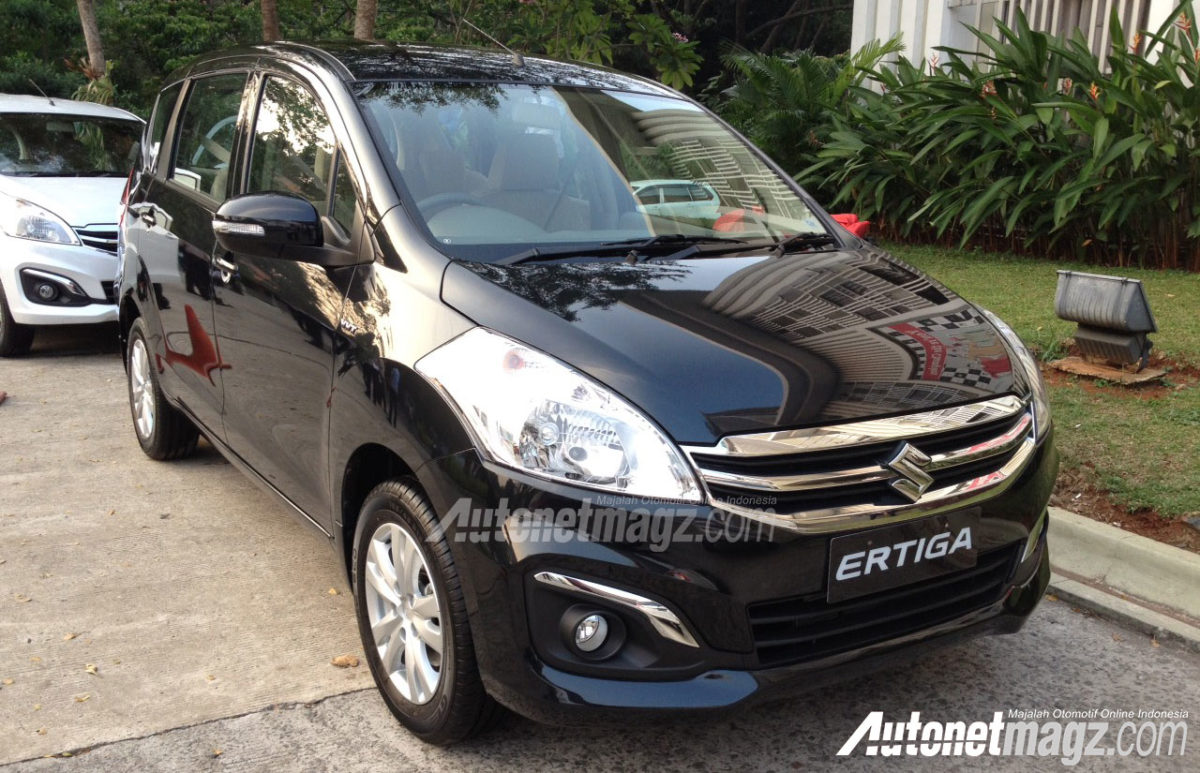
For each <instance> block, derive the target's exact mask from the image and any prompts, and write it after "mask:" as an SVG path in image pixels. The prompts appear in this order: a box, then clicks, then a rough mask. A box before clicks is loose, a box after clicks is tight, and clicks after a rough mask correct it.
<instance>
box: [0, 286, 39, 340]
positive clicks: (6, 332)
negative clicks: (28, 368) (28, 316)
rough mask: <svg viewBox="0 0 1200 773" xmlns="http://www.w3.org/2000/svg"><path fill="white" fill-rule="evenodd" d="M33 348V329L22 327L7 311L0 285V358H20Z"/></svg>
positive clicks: (28, 326) (6, 301)
mask: <svg viewBox="0 0 1200 773" xmlns="http://www.w3.org/2000/svg"><path fill="white" fill-rule="evenodd" d="M31 346H33V327H31V326H30V325H22V324H20V323H19V322H17V321H16V320H14V319H13V317H12V312H10V311H9V310H8V298H7V297H6V296H5V295H4V285H2V284H0V357H20V356H22V355H25V354H28V353H29V347H31Z"/></svg>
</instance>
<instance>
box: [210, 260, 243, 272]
mask: <svg viewBox="0 0 1200 773" xmlns="http://www.w3.org/2000/svg"><path fill="white" fill-rule="evenodd" d="M212 262H213V265H214V266H216V267H217V268H219V269H220V270H221V271H224V272H225V273H228V274H233V273H236V272H237V268H238V267H237V264H236V263H234V262H233V261H230V260H226V259H225V258H223V257H221V256H220V255H213V259H212Z"/></svg>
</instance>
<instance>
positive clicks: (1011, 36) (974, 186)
mask: <svg viewBox="0 0 1200 773" xmlns="http://www.w3.org/2000/svg"><path fill="white" fill-rule="evenodd" d="M1112 29H1113V44H1112V50H1111V51H1110V52H1109V55H1108V56H1107V58H1106V60H1105V62H1104V63H1103V64H1102V63H1101V62H1098V61H1097V60H1096V58H1095V57H1094V56H1093V55H1092V54H1091V53H1090V52H1089V49H1088V47H1087V44H1086V42H1085V41H1084V40H1083V38H1082V36H1079V35H1077V36H1076V37H1074V38H1072V39H1070V40H1066V41H1063V40H1060V39H1057V38H1054V37H1052V36H1050V35H1047V34H1044V33H1040V32H1036V31H1034V30H1032V29H1030V27H1029V25H1028V23H1027V22H1026V20H1025V19H1024V18H1023V17H1022V18H1019V19H1018V21H1017V24H1016V27H1015V29H1008V28H1004V27H1001V33H1002V35H1001V36H1000V37H992V36H989V35H986V34H983V33H981V32H976V33H975V34H976V35H977V36H978V37H979V39H980V40H981V42H982V43H983V48H984V53H983V54H980V55H978V56H976V55H974V54H969V53H968V52H965V51H956V50H952V49H943V50H942V51H941V53H940V54H939V55H938V58H939V59H942V60H943V61H940V62H939V61H936V60H935V61H932V62H923V63H921V64H920V65H917V64H913V63H911V62H908V61H906V60H901V61H900V62H898V63H897V64H895V65H887V66H877V67H875V68H873V69H871V71H870V72H869V73H868V79H869V84H864V85H862V86H854V87H852V88H853V89H854V93H853V95H852V96H851V97H850V98H848V99H844V100H843V102H842V105H843V109H841V110H840V111H838V112H836V113H833V114H832V115H830V122H829V124H828V126H826V127H825V131H827V133H828V137H829V139H828V141H826V142H825V143H824V146H823V147H822V148H821V150H820V151H819V153H818V156H819V159H820V160H819V161H818V162H817V163H815V164H813V165H810V166H807V167H803V168H800V167H796V170H797V172H798V173H799V174H798V176H799V178H800V179H801V180H802V181H805V182H807V183H809V184H812V185H815V186H817V187H820V188H823V189H825V190H829V191H832V192H833V196H832V201H831V202H830V203H833V204H842V205H844V206H847V207H853V208H854V209H855V211H856V212H857V213H858V214H859V215H860V216H863V217H869V218H871V219H873V220H875V221H876V222H878V223H881V224H882V225H883V226H884V227H885V230H886V232H887V233H890V234H893V235H896V236H900V237H903V238H906V239H909V240H917V241H958V242H959V243H962V244H974V245H980V246H984V247H987V248H992V249H996V248H1003V249H1009V250H1014V251H1018V252H1025V253H1029V254H1035V255H1043V256H1055V257H1060V258H1077V259H1085V260H1090V261H1092V262H1101V263H1105V264H1117V265H1141V266H1148V267H1160V268H1186V269H1188V270H1192V271H1197V270H1200V196H1198V194H1197V191H1198V190H1200V143H1198V142H1197V140H1198V139H1200V92H1197V90H1196V88H1195V86H1194V85H1193V84H1195V83H1197V82H1200V49H1198V48H1197V30H1196V29H1195V19H1194V16H1193V13H1192V9H1191V3H1185V4H1184V5H1182V6H1180V8H1179V9H1177V12H1176V15H1175V16H1174V17H1173V20H1172V21H1170V22H1168V23H1167V24H1165V25H1163V27H1162V28H1161V29H1159V30H1157V31H1154V32H1148V33H1139V34H1135V35H1133V36H1129V37H1127V36H1126V35H1125V33H1124V31H1123V30H1122V29H1121V27H1120V24H1119V22H1118V20H1117V19H1116V16H1115V14H1114V16H1113V21H1112ZM868 86H869V87H868ZM768 150H775V148H771V147H768Z"/></svg>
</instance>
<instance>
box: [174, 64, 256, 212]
mask: <svg viewBox="0 0 1200 773" xmlns="http://www.w3.org/2000/svg"><path fill="white" fill-rule="evenodd" d="M245 87H246V75H245V74H244V73H242V74H238V75H217V76H213V77H210V78H201V79H199V80H197V81H196V82H195V83H194V84H193V85H192V90H191V93H190V95H189V96H188V99H187V104H186V105H185V106H184V108H183V116H182V118H181V119H180V122H179V142H178V143H177V148H176V150H175V164H174V167H173V168H172V169H171V179H172V180H174V181H175V182H176V183H178V184H180V185H182V186H184V187H185V188H191V189H192V190H194V191H199V192H201V193H204V194H207V195H209V196H211V197H212V198H214V199H216V201H217V202H218V203H220V202H222V201H224V200H225V199H226V197H227V196H228V190H229V166H230V161H231V159H232V157H233V141H234V138H235V137H236V136H237V119H238V110H239V109H240V108H241V106H242V92H243V91H244V90H245Z"/></svg>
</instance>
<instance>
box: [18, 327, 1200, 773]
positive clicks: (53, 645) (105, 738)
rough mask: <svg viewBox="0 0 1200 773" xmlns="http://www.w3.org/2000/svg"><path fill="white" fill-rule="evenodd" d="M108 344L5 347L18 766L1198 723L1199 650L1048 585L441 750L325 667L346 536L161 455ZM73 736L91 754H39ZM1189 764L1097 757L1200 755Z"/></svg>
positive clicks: (475, 755) (930, 763)
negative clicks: (830, 660)
mask: <svg viewBox="0 0 1200 773" xmlns="http://www.w3.org/2000/svg"><path fill="white" fill-rule="evenodd" d="M97 340H101V339H93V340H92V341H91V342H90V343H91V345H92V348H90V349H86V350H84V351H82V352H79V351H75V352H73V353H72V348H73V345H71V344H68V343H66V339H63V338H58V339H55V340H50V341H49V342H48V346H47V343H42V344H39V349H40V351H39V352H38V354H37V356H34V357H31V358H29V359H26V360H19V361H0V389H2V390H5V391H8V392H9V393H10V395H11V396H10V398H9V402H7V403H5V404H4V405H3V406H0V562H3V563H0V679H4V680H7V679H12V680H13V683H12V684H5V685H2V686H0V764H3V763H5V762H14V761H20V760H26V761H25V762H18V763H17V764H14V765H12V766H10V767H7V768H5V770H6V771H7V770H12V771H26V770H30V771H33V770H38V771H40V770H59V769H62V770H69V771H74V770H105V771H109V770H130V771H133V770H137V771H143V770H164V769H179V770H206V769H228V770H270V771H278V770H333V769H336V770H378V769H383V768H385V767H386V768H387V769H405V768H416V769H422V770H425V769H433V768H470V769H480V770H492V769H512V768H521V769H522V770H523V771H526V773H528V772H530V771H535V770H560V769H563V768H566V767H572V768H582V769H600V768H607V769H615V770H644V769H652V768H666V769H676V770H682V769H721V768H726V769H728V768H738V769H757V770H780V771H791V770H797V769H807V768H816V767H824V766H826V765H828V764H829V763H830V762H832V761H834V754H835V752H836V751H837V749H838V747H839V746H840V745H841V743H842V742H843V741H844V740H845V739H846V738H847V737H848V736H849V735H850V733H851V732H852V731H853V730H854V728H855V727H856V726H857V725H858V724H859V722H861V721H862V719H863V718H864V717H865V716H866V715H867V713H868V712H870V711H873V710H882V711H884V712H886V716H887V717H888V718H889V719H904V718H907V716H908V714H909V712H911V711H914V710H916V711H920V712H922V715H923V716H924V717H925V718H927V719H942V720H947V721H951V720H966V721H975V720H987V719H990V718H991V714H992V712H994V711H1003V710H1007V709H1014V708H1024V709H1046V710H1053V709H1055V708H1066V709H1090V708H1097V709H1106V708H1107V709H1132V710H1137V709H1184V710H1187V711H1189V712H1191V714H1192V717H1193V719H1192V720H1191V721H1190V723H1189V724H1191V725H1192V728H1191V729H1193V730H1194V729H1195V725H1196V723H1195V719H1194V717H1195V715H1196V713H1197V712H1198V711H1200V657H1198V656H1196V655H1195V654H1193V653H1189V652H1186V651H1184V650H1182V649H1179V648H1176V647H1174V646H1172V645H1170V644H1163V645H1162V646H1157V647H1156V646H1154V644H1153V643H1152V642H1151V641H1150V640H1149V639H1148V638H1147V637H1145V636H1142V635H1140V634H1136V633H1134V632H1132V631H1129V630H1127V629H1123V628H1120V627H1117V626H1114V625H1112V624H1110V623H1106V622H1104V621H1100V620H1096V619H1094V618H1091V617H1089V616H1087V615H1084V614H1081V613H1079V612H1078V611H1075V610H1072V609H1071V607H1070V606H1068V605H1067V604H1065V603H1062V602H1056V601H1050V602H1047V603H1045V604H1043V606H1042V607H1041V609H1039V611H1038V612H1037V613H1036V614H1035V616H1034V618H1033V619H1032V620H1031V621H1030V623H1029V624H1028V625H1027V626H1026V628H1025V630H1024V631H1023V632H1022V633H1020V634H1018V635H1016V636H1009V637H1000V638H993V639H985V640H979V641H976V642H972V643H970V644H967V645H964V646H960V647H957V648H954V649H950V650H946V651H944V652H942V653H940V654H938V655H936V656H934V657H933V658H931V659H929V660H926V661H924V662H922V663H919V664H917V665H915V666H914V667H912V668H910V669H907V670H903V671H898V672H893V673H889V674H885V675H877V676H872V677H866V678H863V679H860V680H858V681H856V682H851V683H849V684H846V685H843V686H840V687H838V688H836V689H829V690H824V691H822V692H819V693H815V694H812V695H809V696H807V697H805V698H802V699H798V700H794V701H791V702H788V703H784V704H775V705H770V706H762V707H756V708H754V709H751V710H747V711H743V712H739V713H738V714H736V715H734V716H728V717H724V718H720V719H713V720H704V721H687V722H678V723H674V724H671V723H667V724H658V725H645V724H639V725H637V726H631V727H626V728H619V729H612V728H608V729H603V728H595V729H582V730H581V729H569V730H568V729H560V728H551V727H544V726H539V725H535V724H533V723H530V722H527V721H524V720H519V719H515V718H510V719H509V720H507V721H506V722H505V724H504V725H502V726H501V728H499V729H498V730H497V731H495V732H493V733H491V734H490V735H488V736H486V737H484V738H482V739H479V740H477V741H475V742H472V743H470V744H466V745H463V746H460V747H457V748H455V749H452V750H440V749H433V748H430V747H426V746H424V745H422V744H420V743H418V742H415V741H413V740H412V739H411V737H409V736H408V735H407V734H405V732H404V731H403V729H402V728H400V727H399V726H398V725H397V724H396V723H395V722H394V721H393V720H392V718H391V716H390V714H388V712H387V711H386V709H385V708H384V707H383V704H382V702H381V701H380V699H379V698H378V697H377V696H376V694H375V692H374V690H373V689H363V688H366V687H368V685H369V676H368V675H367V674H366V673H365V669H364V668H359V669H351V670H345V671H343V670H338V669H335V668H333V667H332V666H330V665H329V659H330V658H331V657H332V656H334V655H337V654H341V653H344V652H358V651H359V648H358V644H357V641H356V637H355V628H354V624H353V611H352V609H351V603H350V599H349V597H348V595H347V594H346V589H345V585H344V582H343V581H342V579H341V577H340V574H339V569H338V567H337V564H336V561H335V559H334V556H333V554H332V551H330V550H328V548H326V547H325V546H324V545H323V544H321V543H322V540H321V538H319V537H318V536H317V535H315V533H313V532H310V531H308V530H307V529H306V528H304V527H302V526H300V525H299V524H298V523H297V522H296V521H294V520H293V519H292V518H291V517H290V516H289V515H287V514H286V513H285V512H284V511H283V509H282V508H281V507H279V506H277V505H275V504H274V502H273V501H272V500H270V499H269V498H268V497H267V496H266V495H265V494H262V493H261V492H259V491H258V490H257V489H255V488H254V487H253V486H252V485H251V484H250V483H249V482H248V481H247V480H246V479H245V478H243V477H242V476H241V475H240V474H238V473H237V472H236V471H234V470H233V469H232V468H230V467H229V466H228V465H226V464H224V463H223V462H222V461H221V460H220V459H219V457H217V455H216V454H215V453H214V452H212V451H211V449H210V450H207V451H206V452H205V453H202V454H200V455H199V456H198V457H197V458H196V459H194V460H191V461H189V462H186V463H183V464H170V465H161V464H156V463H154V462H150V461H148V460H146V459H144V457H142V455H141V452H140V451H139V449H138V448H137V445H136V442H135V441H134V439H133V435H132V432H131V430H130V429H129V427H128V414H127V409H126V407H125V393H124V385H123V373H122V370H121V367H120V362H119V360H117V359H116V358H115V357H112V356H104V355H101V354H98V353H96V352H95V343H96V341H97ZM151 480H153V481H154V489H153V490H150V488H149V484H150V481H151ZM164 516H165V517H164ZM330 588H334V589H336V590H338V591H339V594H338V595H329V593H328V591H329V589H330ZM25 599H29V600H28V601H26V600H25ZM68 634H75V636H74V638H70V639H67V638H66V637H67V635H68ZM88 664H93V665H95V666H97V670H98V672H99V673H98V675H92V674H90V673H88V671H87V665H88ZM84 696H86V700H81V699H83V698H84ZM328 696H333V697H328ZM43 730H44V734H43V732H42V731H43ZM1193 740H1194V739H1193ZM83 749H90V751H87V752H86V753H84V752H82V751H81V750H83ZM64 751H74V752H76V754H75V756H73V757H71V758H69V759H63V758H57V759H39V758H40V757H41V756H42V755H46V754H55V753H61V752H64ZM218 752H219V753H218ZM1191 756H1192V758H1193V759H1194V756H1195V754H1193V755H1191ZM1187 759H1188V758H1187V757H1184V758H1178V757H1176V758H1173V759H1164V758H1151V759H1149V760H1129V759H1122V758H1118V757H1104V758H1092V759H1085V760H1084V761H1083V763H1082V764H1083V765H1085V766H1087V768H1088V769H1101V770H1126V769H1144V770H1188V769H1194V764H1193V765H1188V764H1186V761H1187ZM839 762H845V761H839ZM848 762H849V764H851V765H854V766H856V767H859V768H862V767H880V766H882V765H883V764H887V765H888V766H889V767H894V766H895V764H896V761H895V760H891V761H886V760H879V759H870V758H865V757H862V756H859V757H856V758H853V759H851V760H849V761H848ZM964 762H965V760H963V759H961V758H960V759H953V758H951V759H932V760H926V759H907V760H901V761H900V767H902V768H911V767H915V766H920V767H921V768H926V767H932V768H934V769H946V770H957V769H961V768H962V767H963V763H964ZM1031 762H1033V763H1034V764H1032V765H1031V764H1030V763H1031ZM970 763H971V766H972V767H977V766H979V765H980V764H981V763H982V764H986V765H987V766H990V767H994V768H1002V769H1011V770H1025V769H1028V768H1030V767H1036V768H1040V769H1045V770H1061V769H1063V766H1062V765H1061V763H1059V762H1058V761H1057V760H1054V759H1041V760H1033V761H1031V760H1027V759H1025V760H1023V759H992V758H982V759H978V760H970Z"/></svg>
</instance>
